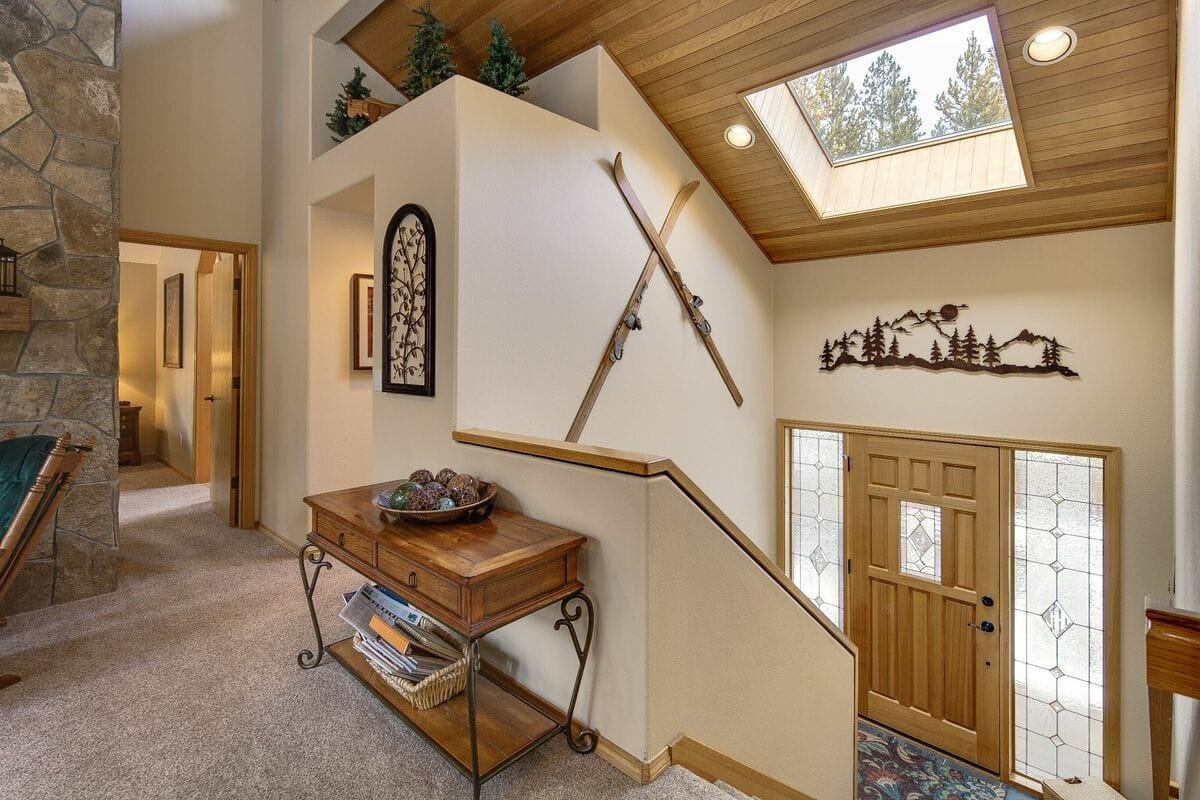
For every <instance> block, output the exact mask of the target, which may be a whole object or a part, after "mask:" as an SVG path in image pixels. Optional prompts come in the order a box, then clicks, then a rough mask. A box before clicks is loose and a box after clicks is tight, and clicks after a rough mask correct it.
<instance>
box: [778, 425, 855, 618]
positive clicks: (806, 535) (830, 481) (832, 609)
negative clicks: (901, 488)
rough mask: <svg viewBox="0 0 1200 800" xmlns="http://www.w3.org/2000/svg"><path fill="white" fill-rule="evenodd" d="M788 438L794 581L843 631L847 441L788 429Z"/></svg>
mask: <svg viewBox="0 0 1200 800" xmlns="http://www.w3.org/2000/svg"><path fill="white" fill-rule="evenodd" d="M788 437H789V438H788V447H789V455H790V460H789V464H790V468H791V475H790V476H789V477H790V481H789V483H788V490H789V495H790V496H789V498H788V505H789V511H790V514H789V524H790V525H791V553H790V556H791V570H792V580H793V581H795V583H796V585H797V586H798V587H799V588H800V591H801V592H803V593H804V594H805V595H806V596H807V597H808V598H809V599H810V600H812V601H813V602H814V603H815V604H816V605H817V608H819V609H820V610H821V611H822V612H823V613H824V614H825V616H827V617H829V618H830V619H831V620H833V622H834V623H835V624H836V625H837V626H838V627H843V626H844V622H843V609H842V575H843V572H844V567H845V563H846V560H845V549H844V542H843V539H844V537H843V528H842V525H843V520H842V498H843V496H844V489H843V476H844V473H843V469H842V467H843V463H844V461H845V459H844V456H845V437H844V436H843V435H842V434H840V433H835V432H833V431H818V430H802V429H799V428H789V429H788Z"/></svg>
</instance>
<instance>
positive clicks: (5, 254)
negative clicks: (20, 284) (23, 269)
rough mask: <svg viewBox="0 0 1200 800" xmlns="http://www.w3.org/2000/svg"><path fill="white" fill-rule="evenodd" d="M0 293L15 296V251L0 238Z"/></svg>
mask: <svg viewBox="0 0 1200 800" xmlns="http://www.w3.org/2000/svg"><path fill="white" fill-rule="evenodd" d="M0 295H2V296H5V297H17V296H18V295H17V251H16V250H13V249H12V248H11V247H6V246H5V244H4V239H3V238H0Z"/></svg>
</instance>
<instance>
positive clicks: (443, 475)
mask: <svg viewBox="0 0 1200 800" xmlns="http://www.w3.org/2000/svg"><path fill="white" fill-rule="evenodd" d="M457 474H458V473H457V472H455V471H454V470H452V469H450V468H449V467H442V468H441V469H440V470H438V474H437V476H436V477H434V480H435V481H437V482H438V483H447V484H448V483H450V479H451V478H453V477H454V476H455V475H457Z"/></svg>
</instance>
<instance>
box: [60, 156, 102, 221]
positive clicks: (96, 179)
mask: <svg viewBox="0 0 1200 800" xmlns="http://www.w3.org/2000/svg"><path fill="white" fill-rule="evenodd" d="M42 177H44V178H45V179H46V180H48V181H50V182H51V183H53V184H54V185H55V186H57V187H58V188H59V189H63V190H65V191H68V192H70V193H71V194H73V195H75V196H76V197H79V198H81V199H83V200H86V201H87V202H89V203H91V204H92V205H94V206H97V207H98V208H102V209H104V210H105V211H112V201H113V185H112V182H113V176H112V172H111V171H109V170H106V169H92V168H90V167H81V166H78V165H76V164H67V163H64V162H62V161H58V160H56V159H50V161H48V162H46V166H44V167H42Z"/></svg>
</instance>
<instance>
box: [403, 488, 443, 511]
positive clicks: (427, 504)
mask: <svg viewBox="0 0 1200 800" xmlns="http://www.w3.org/2000/svg"><path fill="white" fill-rule="evenodd" d="M437 504H438V498H437V497H435V496H434V494H433V492H431V491H429V490H428V489H417V490H416V491H415V492H413V493H411V494H410V495H408V510H409V511H433V510H434V509H435V508H437Z"/></svg>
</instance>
